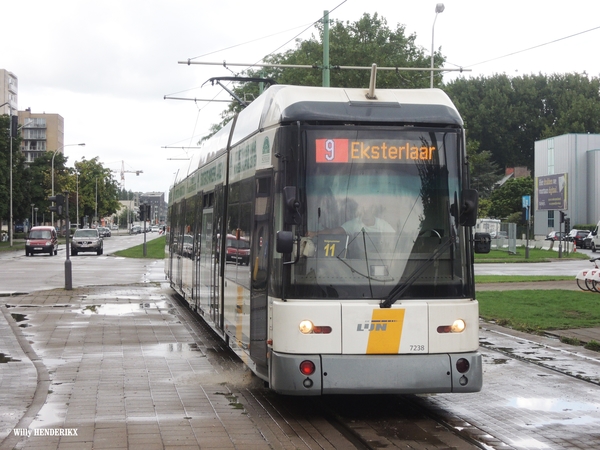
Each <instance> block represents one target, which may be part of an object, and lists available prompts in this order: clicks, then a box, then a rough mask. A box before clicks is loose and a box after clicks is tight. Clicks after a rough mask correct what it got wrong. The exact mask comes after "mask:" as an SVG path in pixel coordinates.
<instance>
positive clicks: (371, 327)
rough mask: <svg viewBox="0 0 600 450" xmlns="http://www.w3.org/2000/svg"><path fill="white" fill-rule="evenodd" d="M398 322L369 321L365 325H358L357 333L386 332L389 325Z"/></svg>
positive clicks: (384, 320)
mask: <svg viewBox="0 0 600 450" xmlns="http://www.w3.org/2000/svg"><path fill="white" fill-rule="evenodd" d="M396 322H398V321H397V320H386V319H380V320H369V321H366V322H365V323H359V324H358V325H356V331H386V330H387V326H388V324H389V323H396Z"/></svg>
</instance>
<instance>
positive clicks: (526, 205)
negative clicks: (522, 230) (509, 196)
mask: <svg viewBox="0 0 600 450" xmlns="http://www.w3.org/2000/svg"><path fill="white" fill-rule="evenodd" d="M522 202H523V209H524V211H525V222H527V236H526V240H525V259H529V226H530V223H531V195H524V196H523V197H522Z"/></svg>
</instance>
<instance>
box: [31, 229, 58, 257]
mask: <svg viewBox="0 0 600 450" xmlns="http://www.w3.org/2000/svg"><path fill="white" fill-rule="evenodd" d="M34 253H48V254H49V255H50V256H52V255H56V254H57V253H58V236H57V235H56V230H55V229H54V228H53V227H33V228H32V229H31V230H29V234H28V236H27V240H26V241H25V256H32V255H33V254H34Z"/></svg>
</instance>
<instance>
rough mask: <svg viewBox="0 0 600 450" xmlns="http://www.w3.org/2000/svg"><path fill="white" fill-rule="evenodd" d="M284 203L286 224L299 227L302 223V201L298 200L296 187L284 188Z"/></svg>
mask: <svg viewBox="0 0 600 450" xmlns="http://www.w3.org/2000/svg"><path fill="white" fill-rule="evenodd" d="M283 201H284V202H285V217H284V220H285V223H286V224H288V225H294V224H295V225H298V224H299V223H300V212H299V210H300V201H299V200H298V189H297V188H296V186H285V187H284V188H283Z"/></svg>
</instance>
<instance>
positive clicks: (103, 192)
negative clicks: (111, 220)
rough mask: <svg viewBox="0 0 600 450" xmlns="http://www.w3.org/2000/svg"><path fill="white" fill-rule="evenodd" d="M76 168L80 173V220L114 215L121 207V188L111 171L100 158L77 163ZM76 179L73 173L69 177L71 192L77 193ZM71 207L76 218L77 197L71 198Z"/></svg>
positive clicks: (72, 215) (73, 216)
mask: <svg viewBox="0 0 600 450" xmlns="http://www.w3.org/2000/svg"><path fill="white" fill-rule="evenodd" d="M75 168H76V170H77V171H78V172H79V220H81V217H84V216H87V217H89V218H90V221H91V220H92V218H94V217H96V213H97V219H98V220H100V218H102V217H106V216H109V215H111V214H114V213H115V212H116V211H117V210H118V209H119V207H120V206H121V205H120V204H119V200H118V198H119V187H118V183H117V181H116V180H115V179H114V178H113V173H112V172H111V170H110V169H107V168H105V167H104V166H103V165H102V164H101V163H100V162H99V161H98V157H95V158H92V159H90V160H86V159H85V158H83V159H82V160H81V161H78V162H76V163H75ZM75 183H76V178H75V176H74V175H73V173H71V175H70V177H69V187H70V189H69V190H70V191H71V192H75V191H76V188H77V186H76V185H75ZM70 199H71V203H70V206H69V209H70V211H72V212H73V213H72V214H71V217H72V218H75V209H76V206H77V205H76V204H75V196H73V195H72V196H71V197H70Z"/></svg>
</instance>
